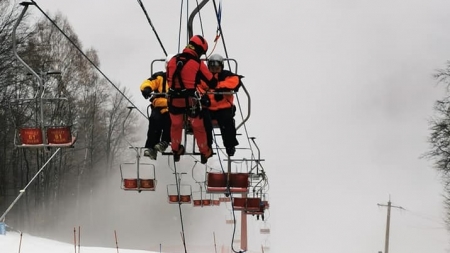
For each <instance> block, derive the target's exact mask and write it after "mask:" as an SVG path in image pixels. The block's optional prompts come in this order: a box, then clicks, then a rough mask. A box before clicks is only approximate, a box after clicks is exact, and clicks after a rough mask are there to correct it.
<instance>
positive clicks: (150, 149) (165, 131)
mask: <svg viewBox="0 0 450 253" xmlns="http://www.w3.org/2000/svg"><path fill="white" fill-rule="evenodd" d="M172 56H173V55H169V56H167V58H166V65H167V62H168V60H170V58H172ZM140 89H141V92H142V96H144V98H145V99H150V102H151V105H150V107H151V109H152V112H151V114H150V117H149V119H148V120H149V124H148V132H147V140H146V142H145V146H144V147H145V148H146V149H145V150H144V156H148V157H150V159H151V160H156V157H157V154H158V151H159V152H161V153H162V152H164V151H165V150H166V149H167V147H168V146H169V143H170V127H171V121H170V115H169V109H168V104H167V97H166V93H167V91H168V86H167V77H166V72H162V71H161V72H156V73H154V74H153V75H152V76H151V77H150V78H148V79H147V80H145V81H144V82H142V84H141V87H140Z"/></svg>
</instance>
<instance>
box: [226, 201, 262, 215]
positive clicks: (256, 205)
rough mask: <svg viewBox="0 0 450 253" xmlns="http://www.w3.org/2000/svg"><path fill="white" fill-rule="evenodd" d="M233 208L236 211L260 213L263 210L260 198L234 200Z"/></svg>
mask: <svg viewBox="0 0 450 253" xmlns="http://www.w3.org/2000/svg"><path fill="white" fill-rule="evenodd" d="M233 207H234V210H236V211H247V212H249V213H252V212H258V211H260V208H261V199H260V198H233Z"/></svg>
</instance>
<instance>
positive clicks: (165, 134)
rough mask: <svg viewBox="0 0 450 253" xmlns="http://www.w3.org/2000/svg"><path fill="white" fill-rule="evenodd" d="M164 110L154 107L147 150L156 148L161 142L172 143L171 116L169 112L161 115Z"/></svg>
mask: <svg viewBox="0 0 450 253" xmlns="http://www.w3.org/2000/svg"><path fill="white" fill-rule="evenodd" d="M161 109H162V108H155V107H152V113H151V114H150V118H149V119H148V120H149V124H148V132H147V141H146V142H145V147H146V148H154V146H155V145H156V144H158V143H159V142H160V141H166V142H167V143H169V142H170V131H171V130H170V127H171V122H170V115H169V112H164V113H161Z"/></svg>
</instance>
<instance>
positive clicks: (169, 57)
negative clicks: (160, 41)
mask: <svg viewBox="0 0 450 253" xmlns="http://www.w3.org/2000/svg"><path fill="white" fill-rule="evenodd" d="M175 55H176V54H168V55H167V56H166V61H165V62H166V68H167V64H168V63H169V61H170V59H172V58H173V57H174V56H175Z"/></svg>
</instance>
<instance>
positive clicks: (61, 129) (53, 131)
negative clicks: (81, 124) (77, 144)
mask: <svg viewBox="0 0 450 253" xmlns="http://www.w3.org/2000/svg"><path fill="white" fill-rule="evenodd" d="M47 140H48V144H49V145H51V144H57V145H58V144H69V143H71V142H72V133H71V131H70V127H68V126H58V127H48V128H47Z"/></svg>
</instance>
